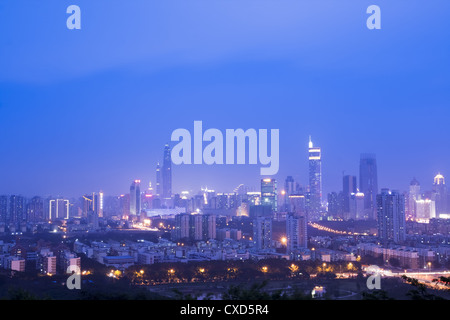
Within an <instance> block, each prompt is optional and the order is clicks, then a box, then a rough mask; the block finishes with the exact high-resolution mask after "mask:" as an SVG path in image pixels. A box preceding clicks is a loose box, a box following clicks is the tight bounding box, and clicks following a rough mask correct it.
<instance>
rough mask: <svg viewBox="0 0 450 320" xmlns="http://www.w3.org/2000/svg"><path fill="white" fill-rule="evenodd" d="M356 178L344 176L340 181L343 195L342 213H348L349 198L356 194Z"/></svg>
mask: <svg viewBox="0 0 450 320" xmlns="http://www.w3.org/2000/svg"><path fill="white" fill-rule="evenodd" d="M356 189H357V188H356V177H355V176H348V175H347V176H344V178H343V179H342V192H343V195H344V208H343V209H344V213H345V214H348V213H350V198H351V195H352V194H355V193H356Z"/></svg>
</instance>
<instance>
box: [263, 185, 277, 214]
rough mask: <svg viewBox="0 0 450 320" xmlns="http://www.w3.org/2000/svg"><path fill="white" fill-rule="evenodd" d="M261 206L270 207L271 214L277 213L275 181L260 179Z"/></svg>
mask: <svg viewBox="0 0 450 320" xmlns="http://www.w3.org/2000/svg"><path fill="white" fill-rule="evenodd" d="M261 204H262V205H267V206H271V207H272V211H273V212H277V211H278V193H277V181H276V180H275V179H270V178H266V179H261Z"/></svg>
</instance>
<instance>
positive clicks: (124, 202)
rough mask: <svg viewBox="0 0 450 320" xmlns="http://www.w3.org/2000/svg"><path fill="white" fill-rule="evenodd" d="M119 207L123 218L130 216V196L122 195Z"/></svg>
mask: <svg viewBox="0 0 450 320" xmlns="http://www.w3.org/2000/svg"><path fill="white" fill-rule="evenodd" d="M119 207H120V211H121V214H122V217H124V218H125V217H129V216H130V194H129V193H127V194H122V195H120V197H119Z"/></svg>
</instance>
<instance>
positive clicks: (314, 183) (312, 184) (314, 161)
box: [308, 137, 322, 220]
mask: <svg viewBox="0 0 450 320" xmlns="http://www.w3.org/2000/svg"><path fill="white" fill-rule="evenodd" d="M308 151H309V158H308V159H309V193H310V197H309V212H308V219H309V220H317V219H318V218H319V216H320V213H321V208H322V150H321V148H319V147H314V145H313V142H312V141H311V137H309V149H308Z"/></svg>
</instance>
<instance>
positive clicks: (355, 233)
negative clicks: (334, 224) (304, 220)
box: [308, 222, 369, 236]
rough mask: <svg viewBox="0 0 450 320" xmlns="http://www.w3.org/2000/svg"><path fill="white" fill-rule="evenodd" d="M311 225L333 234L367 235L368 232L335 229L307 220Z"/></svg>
mask: <svg viewBox="0 0 450 320" xmlns="http://www.w3.org/2000/svg"><path fill="white" fill-rule="evenodd" d="M308 224H309V225H310V226H311V227H313V228H314V229H317V230H320V231H326V232H330V233H334V234H340V235H345V236H368V235H369V234H368V233H367V232H362V233H360V232H350V231H342V230H336V229H332V228H329V227H325V226H322V225H320V224H318V223H315V222H309V223H308Z"/></svg>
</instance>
